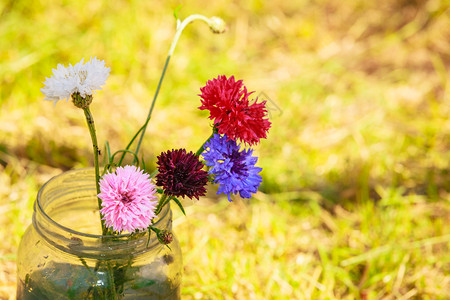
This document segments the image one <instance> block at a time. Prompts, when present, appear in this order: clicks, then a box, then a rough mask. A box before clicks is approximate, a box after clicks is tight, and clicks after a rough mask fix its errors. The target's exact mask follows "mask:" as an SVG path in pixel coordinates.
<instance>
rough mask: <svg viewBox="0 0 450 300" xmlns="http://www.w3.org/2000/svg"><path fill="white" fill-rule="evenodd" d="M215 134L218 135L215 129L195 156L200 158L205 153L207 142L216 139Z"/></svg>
mask: <svg viewBox="0 0 450 300" xmlns="http://www.w3.org/2000/svg"><path fill="white" fill-rule="evenodd" d="M214 133H216V131H215V130H214V129H213V132H212V133H211V135H210V136H209V138H208V139H207V140H206V141H205V142H204V143H203V144H202V145H201V146H200V148H198V150H197V152H195V155H197V156H200V154H202V153H203V151H205V149H204V147H205V144H206V143H207V142H209V140H210V139H212V138H213V137H214Z"/></svg>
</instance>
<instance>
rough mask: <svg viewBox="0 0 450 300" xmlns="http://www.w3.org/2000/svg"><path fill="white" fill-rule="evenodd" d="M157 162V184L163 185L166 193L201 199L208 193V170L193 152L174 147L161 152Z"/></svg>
mask: <svg viewBox="0 0 450 300" xmlns="http://www.w3.org/2000/svg"><path fill="white" fill-rule="evenodd" d="M157 164H158V171H159V173H158V175H156V185H159V186H162V187H163V188H164V193H165V194H166V195H169V196H176V197H183V198H184V196H187V197H188V198H191V199H192V197H195V198H197V199H199V197H200V196H204V195H205V194H206V188H205V186H206V184H207V183H208V172H206V171H204V170H202V168H203V163H202V162H200V160H199V157H198V156H197V155H195V154H194V153H193V152H189V153H186V150H185V149H177V150H173V149H172V151H170V150H169V151H167V152H166V153H165V152H163V153H161V155H159V156H158V162H157Z"/></svg>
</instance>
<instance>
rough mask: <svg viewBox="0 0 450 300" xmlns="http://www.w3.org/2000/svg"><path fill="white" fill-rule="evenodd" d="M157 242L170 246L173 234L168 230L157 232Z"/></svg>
mask: <svg viewBox="0 0 450 300" xmlns="http://www.w3.org/2000/svg"><path fill="white" fill-rule="evenodd" d="M158 240H159V242H160V243H161V244H164V245H167V244H170V243H171V242H172V240H173V234H172V232H170V231H168V230H160V231H159V232H158Z"/></svg>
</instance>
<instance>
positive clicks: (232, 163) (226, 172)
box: [202, 134, 262, 201]
mask: <svg viewBox="0 0 450 300" xmlns="http://www.w3.org/2000/svg"><path fill="white" fill-rule="evenodd" d="M204 149H205V152H204V153H203V154H202V156H203V158H204V159H205V161H206V163H205V164H206V165H207V166H209V167H212V168H211V169H210V171H209V173H210V174H212V175H214V183H218V184H219V190H218V191H217V194H220V193H223V194H225V195H227V196H228V200H229V201H231V198H230V195H231V194H235V195H236V194H237V193H239V195H240V196H241V197H242V198H251V196H252V193H256V191H257V190H258V187H259V185H260V184H261V181H262V178H261V176H260V175H259V174H258V173H259V172H261V170H262V168H259V167H255V164H256V161H257V160H258V158H257V157H255V156H252V153H253V150H251V149H247V150H246V149H244V150H242V151H240V146H239V145H238V144H236V142H235V141H233V140H230V139H228V137H227V136H226V135H223V136H221V135H220V134H214V137H213V138H211V139H210V140H209V141H208V142H207V143H205V146H204Z"/></svg>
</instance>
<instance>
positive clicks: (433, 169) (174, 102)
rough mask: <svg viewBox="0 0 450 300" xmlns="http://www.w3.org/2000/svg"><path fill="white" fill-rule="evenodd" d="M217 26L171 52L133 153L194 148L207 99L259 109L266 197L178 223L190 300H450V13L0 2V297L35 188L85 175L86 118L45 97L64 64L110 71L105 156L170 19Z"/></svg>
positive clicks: (203, 209)
mask: <svg viewBox="0 0 450 300" xmlns="http://www.w3.org/2000/svg"><path fill="white" fill-rule="evenodd" d="M179 5H181V9H180V10H179V12H178V15H179V17H180V18H182V19H184V18H185V17H187V16H188V15H190V14H193V13H200V14H204V15H205V16H208V17H209V16H219V17H221V18H223V19H224V20H225V21H226V22H227V24H228V27H229V30H228V31H227V32H226V33H225V34H223V35H214V34H212V33H211V32H210V30H209V29H208V27H207V26H206V25H205V24H203V23H201V22H194V23H193V24H192V25H190V26H189V27H188V28H187V29H186V30H185V32H184V34H183V36H182V37H181V39H180V41H179V43H178V46H177V49H176V50H175V55H174V56H173V58H172V60H171V63H170V65H169V69H168V72H167V74H166V78H165V81H164V83H163V86H162V90H161V93H160V96H159V99H158V102H157V104H156V108H155V112H154V115H153V118H152V121H151V122H150V126H149V130H148V131H147V134H146V137H145V139H144V144H143V145H144V146H143V150H144V151H143V153H144V157H145V160H146V164H147V166H149V167H150V168H154V163H155V157H156V155H158V154H159V153H160V152H161V151H165V150H167V149H169V148H170V149H171V148H180V147H185V148H186V149H188V150H192V151H195V150H196V149H198V147H199V145H201V143H202V142H203V141H204V140H205V139H206V138H207V137H208V136H209V133H210V123H209V121H208V119H207V114H206V112H204V111H203V112H202V111H199V110H198V109H197V107H198V106H200V99H199V97H198V94H199V92H200V91H199V89H200V87H202V86H204V84H205V82H206V81H207V80H209V79H212V78H215V77H217V76H218V75H222V74H224V75H227V76H231V75H234V76H235V77H236V78H237V79H243V80H244V84H245V85H246V86H247V88H248V89H249V90H251V91H255V94H254V95H255V96H258V95H259V99H265V100H268V105H269V113H270V121H271V122H272V128H271V130H270V132H269V136H268V139H267V140H263V141H262V142H261V144H260V145H259V146H258V147H257V148H256V150H255V151H256V152H255V153H256V154H257V155H258V156H259V160H258V164H259V166H261V167H263V168H264V170H263V171H262V173H261V174H262V176H263V183H262V185H261V188H260V191H259V192H258V193H257V194H255V196H254V197H253V198H252V199H251V200H249V201H243V200H242V199H239V198H237V197H236V198H235V199H234V201H233V202H231V203H229V202H228V201H227V199H226V197H222V196H220V197H219V196H216V195H215V193H214V191H215V190H214V187H211V191H210V194H209V195H208V197H205V198H203V199H201V200H200V201H198V202H196V203H195V204H194V205H189V206H188V207H187V217H183V216H181V215H180V213H179V212H178V211H176V214H177V216H176V219H175V221H174V224H175V233H176V235H177V236H178V239H179V240H180V243H181V247H182V251H183V253H184V277H183V288H182V295H183V296H182V298H183V299H448V297H449V296H448V294H449V291H450V251H449V247H450V226H449V224H450V175H449V171H450V151H449V150H450V120H449V113H450V101H449V100H450V99H449V83H450V81H449V76H448V70H449V68H450V17H449V16H450V14H449V12H450V10H449V8H450V1H447V0H445V1H439V0H430V1H426V0H386V1H363V0H351V1H350V0H340V1H338V0H316V1H314V0H309V1H308V0H295V1H279V0H275V1H262V0H260V1H258V0H252V1H250V0H249V1H225V0H217V1H211V2H208V5H207V7H206V6H205V4H204V1H199V0H193V1H186V2H183V1H175V0H169V1H151V2H150V1H87V0H79V1H50V0H47V1H46V0H42V1H33V2H32V3H31V2H29V1H20V0H16V1H13V0H10V1H7V0H2V1H0V81H1V86H0V239H1V240H2V243H1V245H0V299H15V284H16V277H15V276H16V275H15V272H16V271H15V268H16V262H15V261H16V250H17V246H18V243H19V241H20V238H21V235H22V234H23V232H24V231H25V229H26V228H27V226H28V225H29V224H30V223H31V216H32V205H33V202H34V200H35V197H36V194H37V191H38V190H39V188H40V187H41V185H42V184H43V183H45V182H46V181H47V180H48V179H50V178H51V177H53V176H55V175H57V174H60V173H61V172H63V171H65V170H69V169H74V168H82V167H86V166H91V165H92V164H93V160H92V157H91V156H92V155H91V144H90V137H89V134H88V131H87V128H86V125H85V120H84V117H83V114H82V112H81V111H80V110H78V109H76V108H75V107H74V106H73V105H72V104H71V103H70V102H69V103H65V102H64V101H60V102H59V103H58V104H57V105H56V106H55V107H53V104H52V103H51V102H47V101H46V102H44V101H43V98H44V96H43V95H42V94H41V93H40V88H42V87H43V84H42V82H43V81H44V80H45V77H49V76H50V75H51V74H52V71H51V70H52V68H55V67H56V66H57V64H58V63H61V64H64V65H65V66H67V65H68V64H69V63H71V64H75V63H77V62H79V61H80V60H81V58H83V57H84V58H85V60H87V59H89V58H90V57H93V56H97V58H99V59H101V60H105V61H106V64H107V66H109V67H111V69H112V71H111V76H110V77H109V79H108V81H107V84H106V85H105V86H104V88H103V91H100V92H99V93H97V95H96V96H95V98H94V103H93V104H92V106H91V111H92V112H93V114H94V117H95V121H96V126H97V136H98V137H99V143H100V144H104V143H105V141H109V143H110V145H111V148H112V149H113V150H118V149H120V148H123V147H125V145H126V144H127V143H128V141H129V140H130V138H131V137H132V136H133V135H134V133H135V132H136V130H137V129H138V128H139V126H140V125H141V124H142V123H143V122H144V120H145V117H146V115H147V111H148V108H149V105H150V102H151V99H152V97H153V93H154V90H155V88H156V86H157V82H158V80H159V76H160V74H161V71H162V67H163V65H164V60H165V57H166V54H167V52H168V49H169V46H170V42H171V40H172V37H173V35H174V32H175V26H176V22H175V18H174V16H173V12H174V10H175V9H176V8H177V7H178V6H179Z"/></svg>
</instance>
